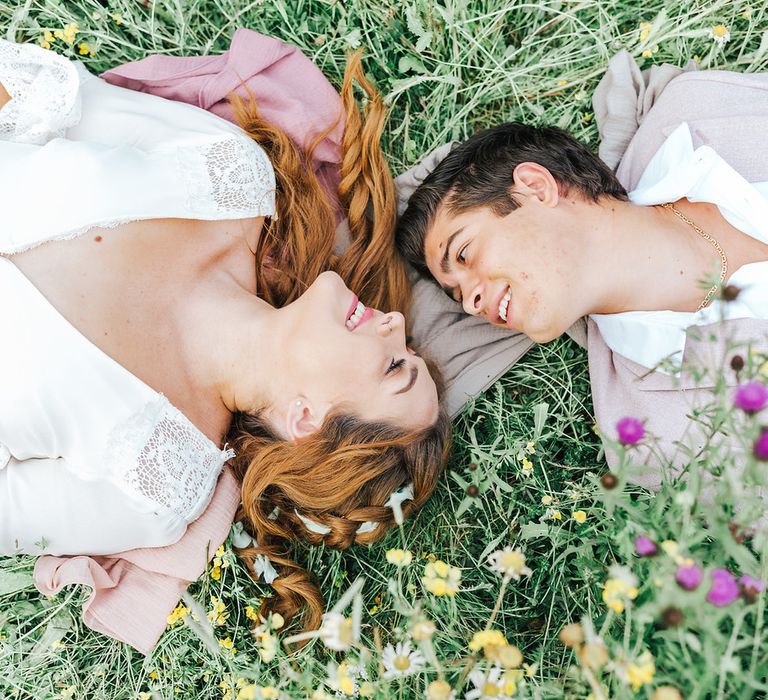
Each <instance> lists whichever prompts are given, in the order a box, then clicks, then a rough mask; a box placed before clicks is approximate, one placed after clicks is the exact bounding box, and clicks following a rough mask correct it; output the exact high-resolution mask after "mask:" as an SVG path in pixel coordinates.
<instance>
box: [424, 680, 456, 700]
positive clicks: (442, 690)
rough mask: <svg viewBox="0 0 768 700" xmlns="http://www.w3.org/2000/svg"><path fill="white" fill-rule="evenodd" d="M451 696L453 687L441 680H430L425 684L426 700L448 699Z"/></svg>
mask: <svg viewBox="0 0 768 700" xmlns="http://www.w3.org/2000/svg"><path fill="white" fill-rule="evenodd" d="M452 697H453V688H451V686H450V685H448V683H446V682H445V681H442V680H437V681H432V682H431V683H430V684H429V685H428V686H427V692H426V698H427V700H450V699H451V698H452Z"/></svg>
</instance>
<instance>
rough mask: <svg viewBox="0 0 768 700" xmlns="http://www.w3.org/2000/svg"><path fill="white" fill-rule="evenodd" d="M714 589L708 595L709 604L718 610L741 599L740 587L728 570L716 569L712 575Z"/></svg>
mask: <svg viewBox="0 0 768 700" xmlns="http://www.w3.org/2000/svg"><path fill="white" fill-rule="evenodd" d="M710 576H711V578H712V587H711V588H710V589H709V593H707V602H709V603H712V605H715V606H717V607H718V608H722V607H725V606H726V605H730V604H731V603H732V602H733V601H734V600H736V598H738V597H739V586H738V584H737V583H736V579H735V578H734V576H733V574H732V573H731V572H730V571H728V569H715V570H714V571H713V572H712V573H711V574H710Z"/></svg>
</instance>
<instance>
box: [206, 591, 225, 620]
mask: <svg viewBox="0 0 768 700" xmlns="http://www.w3.org/2000/svg"><path fill="white" fill-rule="evenodd" d="M211 605H212V607H211V609H210V610H209V611H208V619H209V620H210V622H211V624H212V625H215V626H216V627H219V626H220V625H223V624H224V623H225V622H226V621H227V620H228V619H229V613H228V612H227V606H226V605H224V603H223V602H222V601H220V600H219V599H218V598H217V597H216V596H215V595H212V596H211Z"/></svg>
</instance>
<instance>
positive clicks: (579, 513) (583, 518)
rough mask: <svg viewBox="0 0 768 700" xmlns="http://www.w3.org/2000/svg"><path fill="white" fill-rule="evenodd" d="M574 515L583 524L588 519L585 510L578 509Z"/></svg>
mask: <svg viewBox="0 0 768 700" xmlns="http://www.w3.org/2000/svg"><path fill="white" fill-rule="evenodd" d="M572 517H573V519H574V520H575V521H576V522H577V523H578V524H579V525H583V524H584V523H585V522H586V521H587V514H586V513H585V512H584V511H583V510H577V511H576V512H575V513H573V515H572Z"/></svg>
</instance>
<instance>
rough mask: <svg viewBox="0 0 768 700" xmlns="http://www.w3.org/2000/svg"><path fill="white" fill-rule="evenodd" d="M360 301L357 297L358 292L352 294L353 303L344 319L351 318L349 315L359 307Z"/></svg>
mask: <svg viewBox="0 0 768 700" xmlns="http://www.w3.org/2000/svg"><path fill="white" fill-rule="evenodd" d="M358 301H360V300H359V299H358V298H357V294H353V295H352V303H351V304H350V305H349V309H348V310H347V315H346V316H345V317H344V320H345V321H347V320H349V317H350V316H351V315H352V314H353V313H355V309H356V308H357V302H358Z"/></svg>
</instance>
